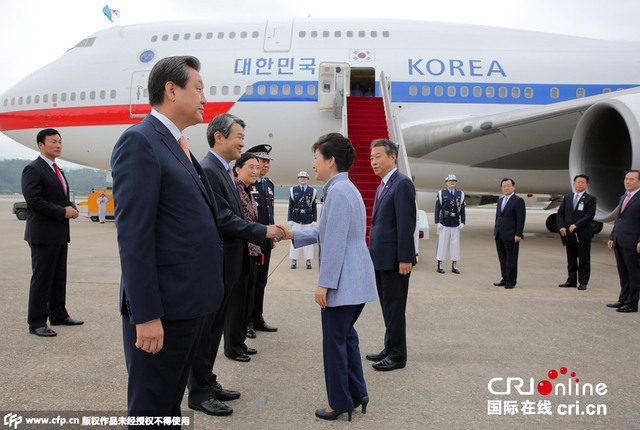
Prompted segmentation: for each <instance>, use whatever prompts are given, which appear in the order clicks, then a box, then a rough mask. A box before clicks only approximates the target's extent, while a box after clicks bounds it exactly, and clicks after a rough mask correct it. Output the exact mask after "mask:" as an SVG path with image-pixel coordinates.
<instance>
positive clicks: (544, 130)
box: [402, 87, 640, 170]
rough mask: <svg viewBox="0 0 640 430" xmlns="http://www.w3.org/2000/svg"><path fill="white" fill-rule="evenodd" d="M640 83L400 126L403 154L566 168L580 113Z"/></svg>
mask: <svg viewBox="0 0 640 430" xmlns="http://www.w3.org/2000/svg"><path fill="white" fill-rule="evenodd" d="M634 94H640V87H635V88H631V89H627V90H620V91H615V92H611V93H606V94H601V95H597V96H591V97H584V98H580V99H574V100H569V101H565V102H559V103H555V104H551V105H544V106H536V107H532V108H523V109H519V110H514V111H508V112H504V113H496V114H491V115H487V116H478V117H470V118H464V119H459V120H454V121H451V122H447V123H435V124H434V123H421V124H412V125H408V126H407V127H406V128H403V131H402V134H403V137H404V141H405V145H406V150H407V155H408V156H409V157H415V158H423V159H428V160H436V161H442V162H455V163H457V164H464V165H468V166H472V167H484V168H496V169H526V170H529V169H542V170H547V169H567V168H568V166H569V149H570V146H571V140H572V137H573V134H574V131H575V129H576V126H577V124H578V121H579V120H580V118H581V117H582V115H583V114H584V112H585V111H586V110H587V109H588V108H590V107H591V106H593V105H595V104H597V103H600V102H603V101H607V100H611V99H616V98H619V97H622V96H628V95H634Z"/></svg>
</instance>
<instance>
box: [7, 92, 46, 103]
mask: <svg viewBox="0 0 640 430" xmlns="http://www.w3.org/2000/svg"><path fill="white" fill-rule="evenodd" d="M48 101H49V94H45V95H43V96H42V103H47V102H48ZM11 104H13V103H11Z"/></svg>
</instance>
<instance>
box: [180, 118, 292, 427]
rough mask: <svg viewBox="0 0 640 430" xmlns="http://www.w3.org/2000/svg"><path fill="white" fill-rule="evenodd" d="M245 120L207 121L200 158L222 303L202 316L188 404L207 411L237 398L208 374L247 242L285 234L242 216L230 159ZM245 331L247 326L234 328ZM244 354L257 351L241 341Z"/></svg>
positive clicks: (218, 411) (224, 409) (243, 267)
mask: <svg viewBox="0 0 640 430" xmlns="http://www.w3.org/2000/svg"><path fill="white" fill-rule="evenodd" d="M244 127H245V124H244V121H242V120H241V119H240V118H237V117H235V116H233V115H231V114H228V113H223V114H220V115H218V116H216V117H215V118H213V119H212V120H211V122H210V123H209V126H208V127H207V141H208V142H209V147H210V148H211V150H210V151H209V152H208V153H207V155H206V156H205V157H204V158H203V159H202V169H203V170H204V173H205V174H206V175H207V178H208V179H209V182H210V183H211V188H212V189H213V193H214V194H215V196H216V203H217V205H218V213H217V219H218V225H219V226H220V231H221V232H222V238H223V239H224V302H223V304H222V307H221V308H220V310H219V311H218V312H217V313H216V315H215V316H213V317H211V318H210V319H209V321H207V323H206V325H205V328H204V330H203V334H202V337H201V339H200V342H199V345H198V348H197V352H196V358H195V360H194V362H193V365H192V366H191V372H190V375H189V407H190V408H191V409H195V410H198V411H202V412H204V413H205V414H208V415H215V416H225V415H230V414H231V413H232V412H233V409H231V408H230V407H229V406H227V405H225V404H224V403H222V401H225V400H234V399H237V398H238V397H240V393H239V392H237V391H231V390H225V389H223V388H222V387H221V386H220V384H219V383H218V382H217V375H215V374H214V373H213V367H214V364H215V359H216V354H217V352H218V347H219V346H220V339H221V338H222V332H223V329H224V322H225V314H226V312H227V311H229V309H227V306H226V303H227V300H228V297H229V295H231V294H233V289H234V288H233V287H234V285H235V284H236V283H237V282H239V280H240V277H241V275H242V274H243V273H247V272H248V271H249V267H248V264H249V258H248V248H247V243H246V242H252V243H255V244H257V245H264V244H265V243H266V239H273V238H282V237H284V234H283V233H282V230H280V229H279V228H278V227H276V226H275V225H270V226H265V225H262V224H259V223H252V222H249V221H247V220H245V219H244V213H243V210H242V202H241V200H240V194H238V188H237V187H236V185H235V184H234V182H233V173H232V170H231V165H230V163H231V162H232V161H233V160H237V159H238V158H240V154H241V152H242V148H243V147H244ZM237 329H238V330H242V332H243V333H244V335H245V336H246V325H245V326H244V327H238V328H237ZM243 350H244V354H242V355H240V356H238V357H234V358H235V359H236V360H237V361H249V358H250V357H248V355H251V354H255V353H257V351H256V350H255V349H253V348H249V347H247V346H246V345H245V346H244V347H243Z"/></svg>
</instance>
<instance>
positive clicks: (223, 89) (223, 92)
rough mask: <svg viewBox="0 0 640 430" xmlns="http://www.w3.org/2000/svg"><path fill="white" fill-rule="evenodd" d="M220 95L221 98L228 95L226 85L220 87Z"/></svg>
mask: <svg viewBox="0 0 640 430" xmlns="http://www.w3.org/2000/svg"><path fill="white" fill-rule="evenodd" d="M221 94H222V95H223V96H226V95H227V94H229V86H227V85H223V86H222V91H221Z"/></svg>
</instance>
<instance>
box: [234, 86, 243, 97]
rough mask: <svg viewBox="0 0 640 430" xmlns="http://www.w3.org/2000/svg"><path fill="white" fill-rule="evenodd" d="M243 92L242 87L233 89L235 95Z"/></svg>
mask: <svg viewBox="0 0 640 430" xmlns="http://www.w3.org/2000/svg"><path fill="white" fill-rule="evenodd" d="M241 92H242V90H241V89H240V85H236V86H235V87H233V94H235V95H239V94H240V93H241Z"/></svg>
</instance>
